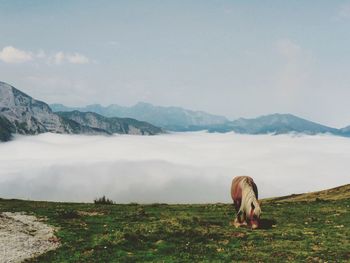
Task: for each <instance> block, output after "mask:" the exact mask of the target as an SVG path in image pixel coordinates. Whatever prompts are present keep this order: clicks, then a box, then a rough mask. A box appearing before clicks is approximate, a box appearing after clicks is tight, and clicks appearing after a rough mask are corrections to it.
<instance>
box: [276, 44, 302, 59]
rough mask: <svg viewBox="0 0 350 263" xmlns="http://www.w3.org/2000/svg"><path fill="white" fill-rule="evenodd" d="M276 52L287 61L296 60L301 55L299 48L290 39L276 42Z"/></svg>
mask: <svg viewBox="0 0 350 263" xmlns="http://www.w3.org/2000/svg"><path fill="white" fill-rule="evenodd" d="M277 49H278V52H279V53H280V54H281V55H283V56H285V57H286V58H288V59H296V58H297V57H298V56H299V55H300V54H301V47H300V46H299V45H298V44H296V43H295V42H293V41H291V40H290V39H280V40H278V41H277Z"/></svg>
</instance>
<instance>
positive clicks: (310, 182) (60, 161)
mask: <svg viewBox="0 0 350 263" xmlns="http://www.w3.org/2000/svg"><path fill="white" fill-rule="evenodd" d="M349 158H350V140H349V139H347V138H343V137H339V136H326V135H323V136H322V135H317V136H297V137H293V136H291V135H279V136H272V135H239V134H234V133H226V134H215V133H205V132H197V133H175V134H164V135H158V136H136V135H114V136H111V137H107V136H83V135H59V134H51V133H45V134H41V135H37V136H17V138H16V140H13V141H11V142H8V143H5V144H3V145H1V147H0V193H1V196H2V197H3V198H21V199H30V200H47V201H73V202H92V201H93V200H94V199H95V198H96V197H101V196H103V195H106V196H107V197H108V198H111V199H112V200H114V201H116V202H118V203H129V202H138V203H155V202H156V203H215V202H225V203H230V202H232V200H231V197H230V187H231V181H232V178H233V177H235V176H238V175H249V176H251V177H252V178H253V179H254V181H255V183H256V184H257V186H258V189H259V198H265V197H276V196H284V195H288V194H293V193H304V192H310V191H318V190H324V189H328V188H332V187H336V186H339V185H343V184H346V183H349V173H348V171H349V169H350V163H349V161H348V160H349Z"/></svg>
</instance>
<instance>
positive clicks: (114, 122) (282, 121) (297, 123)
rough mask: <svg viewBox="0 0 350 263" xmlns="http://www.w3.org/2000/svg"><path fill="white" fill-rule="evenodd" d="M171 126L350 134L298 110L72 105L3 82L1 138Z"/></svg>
mask: <svg viewBox="0 0 350 263" xmlns="http://www.w3.org/2000/svg"><path fill="white" fill-rule="evenodd" d="M165 130H169V131H199V130H208V131H209V132H231V131H233V132H236V133H242V134H286V133H302V134H309V135H314V134H325V133H327V134H333V135H338V136H346V137H350V126H347V127H344V128H342V129H337V128H332V127H329V126H325V125H322V124H318V123H315V122H312V121H309V120H306V119H303V118H300V117H297V116H294V115H292V114H278V113H276V114H270V115H265V116H260V117H257V118H252V119H246V118H239V119H237V120H233V121H230V120H228V119H227V118H225V117H223V116H218V115H213V114H209V113H206V112H203V111H193V110H188V109H183V108H180V107H161V106H154V105H152V104H149V103H144V102H140V103H137V104H136V105H134V106H131V107H122V106H119V105H115V104H113V105H110V106H106V107H104V106H101V105H99V104H94V105H89V106H86V107H80V108H78V107H66V106H64V105H62V104H52V105H50V106H49V105H48V104H46V103H45V102H42V101H39V100H35V99H33V98H32V97H30V96H29V95H27V94H25V93H23V92H21V91H20V90H18V89H16V88H14V87H12V86H11V85H9V84H7V83H4V82H0V141H7V140H10V139H11V136H12V134H14V133H18V134H39V133H44V132H53V133H67V134H106V135H108V134H113V133H120V134H140V135H154V134H159V133H163V132H165Z"/></svg>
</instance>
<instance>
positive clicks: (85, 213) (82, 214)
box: [78, 211, 104, 216]
mask: <svg viewBox="0 0 350 263" xmlns="http://www.w3.org/2000/svg"><path fill="white" fill-rule="evenodd" d="M78 215H80V216H103V215H104V214H103V213H100V212H88V211H78Z"/></svg>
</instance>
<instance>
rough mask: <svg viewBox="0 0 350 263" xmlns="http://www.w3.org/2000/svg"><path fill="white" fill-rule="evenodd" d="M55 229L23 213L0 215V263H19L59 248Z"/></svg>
mask: <svg viewBox="0 0 350 263" xmlns="http://www.w3.org/2000/svg"><path fill="white" fill-rule="evenodd" d="M54 232H55V229H54V228H53V227H51V226H48V225H46V224H45V223H43V222H40V220H39V219H38V218H36V217H35V216H31V215H26V214H24V213H19V212H16V213H10V212H4V213H1V214H0V262H1V263H3V262H4V263H5V262H6V263H8V262H21V261H23V260H25V259H28V258H32V257H35V256H38V255H40V254H43V253H45V252H47V251H49V250H53V249H56V248H58V247H59V245H60V244H59V242H58V239H57V238H56V237H55V235H54Z"/></svg>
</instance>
